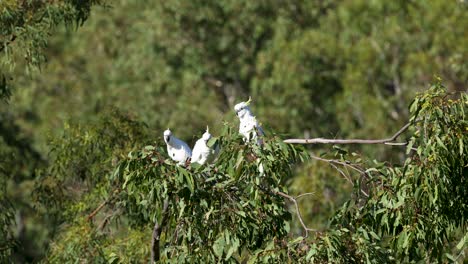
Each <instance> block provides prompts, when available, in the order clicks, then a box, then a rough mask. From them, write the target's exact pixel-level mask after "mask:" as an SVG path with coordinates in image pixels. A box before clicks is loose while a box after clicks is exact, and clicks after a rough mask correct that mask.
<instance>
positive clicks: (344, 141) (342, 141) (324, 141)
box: [284, 123, 410, 145]
mask: <svg viewBox="0 0 468 264" xmlns="http://www.w3.org/2000/svg"><path fill="white" fill-rule="evenodd" d="M409 126H410V123H408V124H406V125H404V126H403V127H402V128H401V129H400V130H398V132H396V133H395V134H394V135H393V136H392V137H390V138H385V139H326V138H311V139H296V138H292V139H286V140H284V143H290V144H387V145H389V144H388V143H389V142H392V141H395V140H396V139H397V138H398V137H399V136H400V135H401V134H402V133H403V132H405V131H406V130H407V129H408V127H409ZM392 144H394V143H392Z"/></svg>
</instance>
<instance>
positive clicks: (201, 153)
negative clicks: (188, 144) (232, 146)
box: [192, 127, 219, 165]
mask: <svg viewBox="0 0 468 264" xmlns="http://www.w3.org/2000/svg"><path fill="white" fill-rule="evenodd" d="M210 139H211V134H210V132H209V128H208V127H206V132H205V133H203V135H202V137H201V138H200V139H199V140H197V142H196V143H195V146H194V147H193V152H192V163H198V164H201V165H203V164H205V163H206V162H211V161H213V160H215V159H216V157H217V156H218V154H219V145H216V146H213V148H210V147H208V145H207V143H208V141H209V140H210Z"/></svg>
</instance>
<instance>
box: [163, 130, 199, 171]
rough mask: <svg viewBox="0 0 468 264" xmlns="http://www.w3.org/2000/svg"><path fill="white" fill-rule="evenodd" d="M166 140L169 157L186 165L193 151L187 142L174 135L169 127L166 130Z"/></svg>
mask: <svg viewBox="0 0 468 264" xmlns="http://www.w3.org/2000/svg"><path fill="white" fill-rule="evenodd" d="M164 142H166V145H167V153H168V154H169V157H171V159H172V160H174V161H176V162H178V164H179V165H184V164H185V163H186V162H187V160H188V159H190V158H191V157H192V151H191V150H190V147H189V146H188V145H187V143H185V142H184V141H182V140H180V139H178V138H176V137H175V136H174V135H172V132H171V130H169V128H168V129H167V130H166V131H164Z"/></svg>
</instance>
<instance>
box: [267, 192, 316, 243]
mask: <svg viewBox="0 0 468 264" xmlns="http://www.w3.org/2000/svg"><path fill="white" fill-rule="evenodd" d="M273 192H274V193H275V194H278V195H279V196H282V197H284V198H286V199H288V200H290V201H291V202H293V203H294V206H295V207H296V214H297V218H299V222H301V226H302V228H303V229H304V232H305V234H304V237H308V236H309V231H316V230H315V229H312V228H308V227H307V226H306V224H305V223H304V219H302V214H301V211H300V210H299V205H298V203H297V200H296V199H297V198H294V197H292V196H291V195H288V194H285V193H284V192H280V191H273Z"/></svg>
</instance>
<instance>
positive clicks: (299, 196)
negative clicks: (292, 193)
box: [296, 192, 315, 200]
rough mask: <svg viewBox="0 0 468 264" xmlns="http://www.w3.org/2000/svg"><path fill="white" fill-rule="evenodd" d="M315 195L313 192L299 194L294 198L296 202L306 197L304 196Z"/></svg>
mask: <svg viewBox="0 0 468 264" xmlns="http://www.w3.org/2000/svg"><path fill="white" fill-rule="evenodd" d="M314 194H315V193H313V192H308V193H302V194H299V195H298V196H296V200H297V199H299V198H301V197H303V196H306V195H314Z"/></svg>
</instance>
